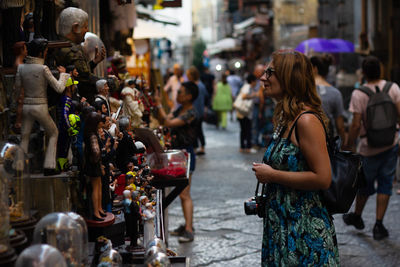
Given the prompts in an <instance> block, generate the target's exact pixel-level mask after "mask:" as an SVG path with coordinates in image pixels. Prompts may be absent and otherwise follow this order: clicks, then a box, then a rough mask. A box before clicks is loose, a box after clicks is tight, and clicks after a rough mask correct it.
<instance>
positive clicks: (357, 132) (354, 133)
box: [343, 56, 400, 240]
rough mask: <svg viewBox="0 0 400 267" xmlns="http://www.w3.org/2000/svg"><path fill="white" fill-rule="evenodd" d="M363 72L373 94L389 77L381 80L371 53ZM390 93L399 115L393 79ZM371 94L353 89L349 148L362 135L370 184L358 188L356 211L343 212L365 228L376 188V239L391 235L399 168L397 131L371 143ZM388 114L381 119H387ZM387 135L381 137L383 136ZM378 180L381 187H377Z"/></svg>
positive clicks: (398, 96) (398, 97)
mask: <svg viewBox="0 0 400 267" xmlns="http://www.w3.org/2000/svg"><path fill="white" fill-rule="evenodd" d="M362 73H363V76H364V78H365V79H366V81H367V82H366V83H365V84H364V85H363V86H366V87H368V88H369V90H371V93H372V95H373V94H374V93H377V92H378V90H379V91H382V90H383V88H384V87H385V84H386V83H387V81H385V80H382V79H381V78H380V77H381V66H380V62H379V60H378V59H377V58H376V57H373V56H369V57H367V58H365V59H364V61H363V62H362ZM388 95H389V97H390V98H391V99H392V101H393V103H394V104H395V105H396V108H395V109H396V110H397V118H396V120H397V119H398V117H399V115H400V89H399V86H398V85H397V84H396V83H393V84H392V85H391V87H390V89H389V91H388ZM369 99H370V97H369V96H368V95H367V94H366V93H364V92H362V91H360V90H359V89H357V90H354V91H353V93H352V95H351V100H350V107H349V111H350V112H352V113H353V120H352V123H351V126H350V130H349V137H348V142H347V146H346V149H348V150H350V149H352V148H353V145H354V143H355V140H356V139H357V138H358V137H360V142H359V144H358V148H357V152H358V153H359V154H360V155H361V156H362V166H363V171H364V175H365V179H366V181H367V186H366V187H365V188H361V189H360V190H359V191H358V194H357V197H356V206H355V210H354V212H350V213H347V214H344V215H343V221H344V222H345V223H346V224H347V225H353V226H354V227H355V228H357V229H364V227H365V226H364V221H363V219H362V218H361V215H362V212H363V210H364V207H365V204H366V203H367V200H368V198H369V196H371V195H373V194H375V192H377V197H376V222H375V226H374V228H373V231H372V232H373V237H374V239H376V240H380V239H383V238H385V237H387V236H389V232H388V230H387V229H386V228H385V226H384V225H383V223H382V221H383V217H384V216H385V212H386V208H387V206H388V204H389V198H390V196H391V195H392V186H393V185H392V184H393V179H394V176H395V171H396V162H397V152H398V144H397V138H398V134H395V136H394V138H393V140H388V141H389V142H390V143H391V144H389V145H384V146H372V145H371V144H369V142H368V140H367V133H368V129H367V127H368V126H367V124H366V121H367V106H368V101H369ZM388 120H389V118H385V119H382V121H388ZM384 139H386V138H382V140H384ZM375 182H377V184H378V188H377V189H375Z"/></svg>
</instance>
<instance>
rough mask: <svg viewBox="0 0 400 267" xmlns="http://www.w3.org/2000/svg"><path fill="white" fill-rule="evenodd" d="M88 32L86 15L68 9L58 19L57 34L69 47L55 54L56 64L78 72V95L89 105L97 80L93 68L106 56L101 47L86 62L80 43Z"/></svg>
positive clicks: (78, 10)
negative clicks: (74, 68) (69, 67)
mask: <svg viewBox="0 0 400 267" xmlns="http://www.w3.org/2000/svg"><path fill="white" fill-rule="evenodd" d="M87 31H88V14H87V13H86V12H85V11H83V10H82V9H79V8H75V7H68V8H66V9H64V10H63V11H62V12H61V14H60V17H59V21H58V32H59V34H60V36H61V37H62V39H63V40H66V41H69V42H70V43H71V47H65V48H61V49H59V50H57V51H56V52H55V58H56V62H57V64H62V65H64V66H68V65H75V67H76V69H77V70H78V73H79V74H78V77H77V80H78V81H79V88H78V91H79V94H80V95H81V96H83V97H85V98H86V99H87V101H88V102H89V103H90V104H93V102H94V96H95V95H96V81H97V80H98V79H99V78H98V77H97V76H95V75H94V74H93V70H94V68H95V67H96V66H97V64H98V63H100V62H101V61H102V60H103V59H104V58H105V55H106V50H105V48H104V46H103V47H101V48H100V47H97V48H96V52H95V57H94V59H93V60H91V61H89V60H87V56H86V55H85V53H84V51H83V48H82V46H81V43H82V42H83V41H84V37H85V34H86V32H87Z"/></svg>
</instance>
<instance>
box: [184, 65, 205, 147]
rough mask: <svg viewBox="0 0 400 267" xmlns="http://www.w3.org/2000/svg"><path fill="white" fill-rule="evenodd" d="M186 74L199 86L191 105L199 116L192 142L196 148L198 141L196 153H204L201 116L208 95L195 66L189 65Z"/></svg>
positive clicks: (202, 115)
mask: <svg viewBox="0 0 400 267" xmlns="http://www.w3.org/2000/svg"><path fill="white" fill-rule="evenodd" d="M186 76H187V78H188V80H189V81H191V82H194V83H195V84H197V87H198V88H199V96H198V97H197V98H196V100H195V101H194V103H193V106H194V108H195V109H196V111H197V114H198V116H199V117H198V119H197V130H196V132H197V137H196V140H195V141H194V143H193V148H194V149H198V147H199V142H200V148H199V149H198V150H197V151H196V155H204V154H205V151H204V147H205V145H206V140H205V137H204V132H203V117H204V109H205V108H206V105H205V104H206V103H207V100H208V98H209V97H210V96H209V94H208V92H207V89H206V87H205V86H204V84H203V83H202V82H201V81H200V73H199V71H198V70H197V68H196V67H195V66H191V67H190V68H189V69H188V70H187V71H186Z"/></svg>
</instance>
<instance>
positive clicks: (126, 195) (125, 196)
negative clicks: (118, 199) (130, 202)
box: [122, 190, 132, 198]
mask: <svg viewBox="0 0 400 267" xmlns="http://www.w3.org/2000/svg"><path fill="white" fill-rule="evenodd" d="M122 194H123V195H124V198H131V196H132V193H131V191H130V190H124V192H123V193H122Z"/></svg>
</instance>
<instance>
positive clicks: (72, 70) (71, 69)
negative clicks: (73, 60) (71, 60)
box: [65, 65, 79, 78]
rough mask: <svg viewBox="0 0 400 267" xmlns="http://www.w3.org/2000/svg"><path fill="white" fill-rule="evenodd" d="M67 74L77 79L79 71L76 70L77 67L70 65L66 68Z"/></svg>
mask: <svg viewBox="0 0 400 267" xmlns="http://www.w3.org/2000/svg"><path fill="white" fill-rule="evenodd" d="M65 69H66V72H67V73H69V74H70V75H71V77H73V78H76V77H78V75H79V72H78V70H77V69H76V67H75V65H68V66H67V67H65Z"/></svg>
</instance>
